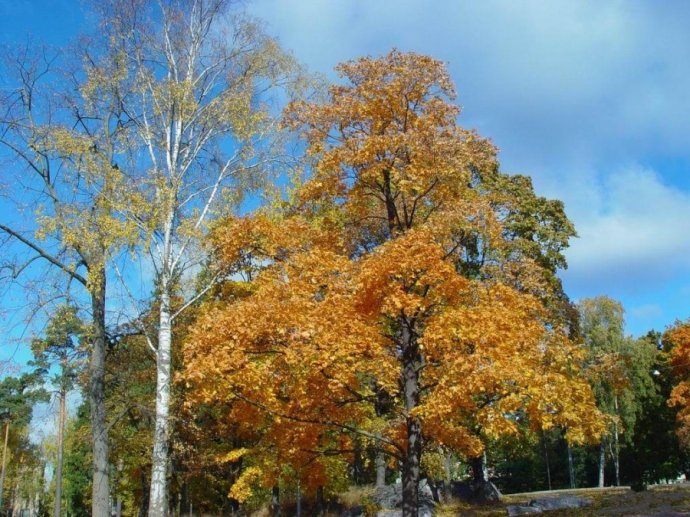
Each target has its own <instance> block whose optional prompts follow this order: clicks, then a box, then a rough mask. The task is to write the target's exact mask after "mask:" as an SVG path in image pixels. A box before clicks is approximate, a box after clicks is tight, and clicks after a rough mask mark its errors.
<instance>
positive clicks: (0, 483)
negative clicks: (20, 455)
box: [0, 420, 10, 512]
mask: <svg viewBox="0 0 690 517" xmlns="http://www.w3.org/2000/svg"><path fill="white" fill-rule="evenodd" d="M9 436H10V421H9V420H7V421H6V422H5V447H4V448H3V449H2V473H1V474H0V512H2V495H3V494H2V493H3V491H4V488H5V471H6V470H7V438H9Z"/></svg>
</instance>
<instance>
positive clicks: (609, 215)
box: [564, 167, 690, 291]
mask: <svg viewBox="0 0 690 517" xmlns="http://www.w3.org/2000/svg"><path fill="white" fill-rule="evenodd" d="M564 197H565V198H566V200H567V199H568V197H576V198H579V203H578V204H577V205H576V207H577V208H576V210H575V211H574V214H573V218H574V220H575V223H576V227H577V229H578V233H579V235H580V238H579V239H576V240H574V241H573V243H572V246H571V248H570V249H569V251H568V253H567V256H568V262H569V264H570V268H569V271H568V272H567V273H566V274H565V277H566V280H567V281H570V282H575V283H578V284H589V285H591V286H592V287H594V286H597V287H599V290H600V291H605V290H606V289H615V288H617V287H620V286H621V285H626V286H627V287H628V288H629V289H632V290H639V289H646V288H649V287H650V286H651V285H653V284H656V283H661V282H664V281H667V280H668V279H669V278H671V277H673V276H674V275H676V274H678V273H679V272H688V271H689V270H690V261H688V258H687V257H688V256H689V255H690V232H688V221H690V194H688V193H687V192H684V191H681V190H679V189H677V188H674V187H672V186H670V185H668V184H666V183H664V182H663V180H662V179H661V178H660V176H659V175H658V174H657V173H655V172H654V171H652V170H650V169H644V168H641V167H629V168H627V169H626V170H623V171H620V172H618V173H615V174H612V175H611V176H609V177H608V178H606V179H604V180H603V182H601V183H598V184H597V183H590V184H589V185H588V186H587V187H586V188H585V189H584V190H580V191H576V190H571V191H570V193H568V192H564ZM586 197H589V199H590V202H589V203H585V202H584V199H583V198H586Z"/></svg>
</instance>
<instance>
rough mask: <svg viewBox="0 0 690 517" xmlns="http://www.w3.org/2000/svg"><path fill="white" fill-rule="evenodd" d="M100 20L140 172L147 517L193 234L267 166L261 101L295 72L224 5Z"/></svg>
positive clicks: (197, 292) (194, 292) (160, 495)
mask: <svg viewBox="0 0 690 517" xmlns="http://www.w3.org/2000/svg"><path fill="white" fill-rule="evenodd" d="M103 20H104V33H105V34H106V35H107V40H108V41H109V44H110V49H109V51H108V52H107V53H106V55H107V56H110V57H109V59H116V60H119V59H124V60H126V67H127V69H128V71H129V73H130V74H131V75H130V77H131V78H132V79H133V81H134V85H135V86H134V91H135V92H136V95H134V96H132V97H127V98H125V99H123V100H122V106H123V112H124V113H126V116H127V119H128V120H132V121H133V122H134V123H135V124H136V134H137V138H138V144H137V145H136V146H135V147H134V151H133V152H135V153H136V155H137V159H136V163H137V168H136V170H130V171H128V174H129V177H130V179H131V181H132V184H135V185H136V186H137V188H138V189H139V193H140V201H142V203H133V205H132V209H131V210H130V211H129V213H128V215H129V218H130V220H132V221H135V222H136V223H137V224H138V226H139V230H140V233H141V235H142V236H143V237H144V238H145V239H146V242H147V244H146V245H145V246H144V250H145V253H146V256H147V261H148V263H150V264H151V266H152V268H153V270H154V275H153V276H154V278H155V288H152V291H153V292H154V298H155V301H154V305H155V306H156V307H157V312H158V314H157V325H156V327H155V328H153V329H152V328H146V327H145V326H142V332H144V334H145V335H146V338H147V340H148V343H149V346H150V347H151V348H152V349H153V350H155V354H156V363H157V374H156V377H157V378H156V386H157V387H156V415H155V432H154V446H153V454H152V478H151V494H150V502H149V515H150V516H152V517H154V516H162V515H165V514H166V513H167V493H168V487H167V471H168V461H169V452H168V447H169V444H168V441H169V428H170V422H169V421H170V414H169V408H170V402H171V401H170V397H171V393H170V384H171V374H172V372H171V367H172V365H171V357H172V356H171V354H172V350H173V346H174V344H173V333H172V325H173V321H174V320H175V318H177V317H178V316H179V315H180V313H182V312H183V311H184V310H185V309H186V308H188V307H189V306H190V305H191V304H193V303H194V302H195V301H196V300H198V299H199V298H200V297H201V296H203V294H204V293H205V292H206V290H207V288H208V286H210V285H212V284H213V281H214V278H215V274H214V273H211V274H210V275H209V279H208V280H207V281H206V282H204V283H203V285H201V286H200V287H198V289H191V288H189V286H190V280H191V279H193V278H194V277H195V273H198V271H199V266H200V264H202V262H203V260H204V254H203V253H202V252H201V251H200V248H199V246H198V245H197V244H198V238H199V237H200V236H201V235H203V233H204V231H205V226H206V224H207V221H209V220H211V219H213V218H214V217H215V216H216V215H218V214H219V213H227V212H228V211H230V210H232V209H233V208H234V207H236V206H238V204H239V203H240V202H241V200H242V197H243V193H244V192H246V190H247V189H251V188H253V187H256V186H257V185H258V183H259V182H260V179H259V178H260V177H262V174H263V173H264V172H265V171H266V170H268V169H269V168H270V166H271V162H272V160H271V156H273V151H274V146H273V145H274V144H276V140H275V139H274V138H273V136H272V135H274V131H273V130H274V121H273V118H272V117H271V107H272V106H271V104H270V102H269V97H268V94H269V92H270V91H271V89H272V88H274V87H281V86H296V85H297V84H298V83H299V81H298V80H297V77H298V76H299V75H300V74H299V73H298V67H296V65H295V63H294V61H293V60H292V59H291V58H290V57H289V56H287V55H286V54H284V53H283V52H282V51H281V50H280V49H279V47H278V45H277V43H276V42H275V41H274V40H273V39H271V38H269V37H268V36H266V35H265V34H264V32H263V30H262V28H261V26H260V25H259V24H258V23H257V22H255V21H253V20H252V19H250V18H249V17H247V16H246V15H244V14H243V13H241V12H239V11H237V10H233V9H231V5H230V3H229V2H226V1H224V0H210V1H202V0H194V1H190V2H182V1H163V2H148V1H135V2H131V3H130V2H128V3H127V4H126V5H125V4H124V3H122V2H112V3H110V4H108V5H106V6H105V7H104V10H103ZM100 66H101V65H98V64H96V65H94V69H93V71H92V72H91V73H92V74H93V75H99V73H100V72H99V68H100ZM284 91H287V90H284ZM123 281H125V282H126V278H123ZM186 287H187V288H186ZM130 292H131V294H132V298H136V293H135V292H133V291H130Z"/></svg>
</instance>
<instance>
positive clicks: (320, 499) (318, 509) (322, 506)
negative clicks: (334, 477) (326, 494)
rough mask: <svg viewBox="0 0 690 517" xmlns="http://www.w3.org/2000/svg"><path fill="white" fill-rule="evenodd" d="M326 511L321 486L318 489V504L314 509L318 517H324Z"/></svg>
mask: <svg viewBox="0 0 690 517" xmlns="http://www.w3.org/2000/svg"><path fill="white" fill-rule="evenodd" d="M325 509H326V505H325V504H324V500H323V487H322V486H320V487H318V488H317V489H316V504H315V508H314V513H315V514H316V516H317V517H322V516H323V514H324V512H325Z"/></svg>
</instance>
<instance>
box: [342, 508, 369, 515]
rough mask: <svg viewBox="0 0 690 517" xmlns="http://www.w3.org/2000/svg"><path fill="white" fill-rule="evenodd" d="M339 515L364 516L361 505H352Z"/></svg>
mask: <svg viewBox="0 0 690 517" xmlns="http://www.w3.org/2000/svg"><path fill="white" fill-rule="evenodd" d="M340 517H364V508H363V507H362V506H353V507H352V508H348V509H347V510H345V511H344V512H343V513H341V514H340Z"/></svg>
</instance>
